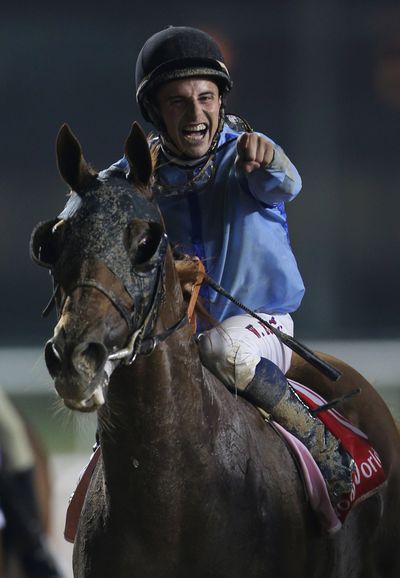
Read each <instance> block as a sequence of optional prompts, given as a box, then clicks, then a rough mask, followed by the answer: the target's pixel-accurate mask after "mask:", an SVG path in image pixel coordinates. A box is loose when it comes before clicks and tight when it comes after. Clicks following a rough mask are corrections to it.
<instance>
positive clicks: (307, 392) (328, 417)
mask: <svg viewBox="0 0 400 578" xmlns="http://www.w3.org/2000/svg"><path fill="white" fill-rule="evenodd" d="M289 382H290V385H291V386H292V387H293V389H294V390H295V391H296V392H297V394H298V395H299V396H300V397H301V399H302V400H303V401H304V403H305V404H306V405H308V407H309V408H310V409H315V408H317V407H319V406H321V405H324V404H325V403H326V400H325V399H323V398H322V397H320V396H319V395H318V394H317V393H315V392H314V391H312V390H311V389H309V388H308V387H306V386H304V385H302V384H300V383H297V382H295V381H292V380H289ZM318 417H319V418H320V419H321V421H323V423H324V424H325V426H326V427H327V428H328V429H329V430H330V432H331V433H332V434H333V435H334V436H335V437H336V438H337V439H339V440H340V441H341V443H342V445H343V447H344V448H345V449H346V451H347V452H348V453H349V454H350V455H351V456H352V457H353V459H354V462H355V471H354V472H353V487H352V491H351V492H350V493H349V494H348V495H344V496H343V497H342V499H341V501H340V502H339V505H338V506H337V508H336V510H333V507H332V505H331V503H330V501H329V497H328V492H327V489H326V484H325V482H324V480H323V478H322V474H321V472H320V470H319V469H318V467H317V465H316V463H315V461H314V460H313V458H312V456H311V454H310V452H309V451H308V449H307V448H306V447H305V446H304V445H303V444H302V443H301V442H300V441H299V440H297V439H296V438H294V436H292V435H291V434H289V432H285V430H284V429H283V428H282V427H281V426H279V424H275V427H276V428H277V429H278V430H279V431H280V432H281V434H282V437H283V439H285V441H286V443H287V444H288V445H289V446H290V448H291V450H292V452H293V455H294V457H295V458H296V459H297V461H298V463H299V467H300V470H301V471H302V475H303V481H304V485H305V488H306V491H307V493H308V495H309V499H310V504H311V507H312V508H313V509H314V510H315V511H316V513H317V515H318V517H319V520H320V522H321V524H322V525H323V526H324V527H325V528H326V530H327V531H328V532H330V533H333V532H337V531H338V530H339V529H340V528H341V526H342V523H343V522H344V520H345V519H346V516H347V515H348V513H349V512H350V510H351V508H352V507H353V506H354V504H356V503H357V502H360V501H361V500H362V499H365V498H368V497H369V496H370V495H372V494H373V493H375V492H376V491H377V490H378V489H379V487H380V486H381V485H382V484H383V483H384V482H385V472H384V471H383V467H382V463H381V460H380V458H379V455H378V453H377V452H376V450H374V448H373V447H372V446H371V445H370V444H369V442H368V438H367V436H366V435H365V434H364V433H363V432H362V431H361V430H359V429H358V428H356V427H355V426H353V425H352V424H351V423H350V422H349V421H348V420H347V419H346V418H344V417H343V416H342V415H341V414H340V413H339V412H337V411H336V410H334V409H329V410H327V411H322V412H320V413H319V414H318ZM100 456H101V449H100V447H97V449H96V450H95V452H94V453H93V454H92V456H91V459H90V461H89V463H88V465H87V466H86V468H85V469H84V470H83V472H82V474H81V476H80V478H79V480H78V484H77V486H76V489H75V492H74V493H73V494H72V496H71V499H70V502H69V505H68V508H67V515H66V522H65V530H64V537H65V539H66V540H67V541H68V542H74V541H75V536H76V532H77V529H78V522H79V517H80V514H81V511H82V508H83V504H84V501H85V497H86V492H87V489H88V486H89V483H90V480H91V477H92V474H93V471H94V469H95V467H96V464H97V462H98V460H99V458H100Z"/></svg>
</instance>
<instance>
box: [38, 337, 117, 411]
mask: <svg viewBox="0 0 400 578" xmlns="http://www.w3.org/2000/svg"><path fill="white" fill-rule="evenodd" d="M107 357H108V352H107V349H106V347H105V346H104V345H103V344H102V343H99V342H81V343H78V344H77V345H72V344H67V343H66V342H65V341H64V340H63V339H60V338H59V336H57V337H54V338H53V339H50V340H49V341H48V342H47V343H46V346H45V361H46V366H47V369H48V371H49V373H50V375H51V377H52V378H53V380H54V385H55V388H56V390H57V392H58V394H59V395H60V397H62V398H63V399H64V401H66V405H68V407H71V408H72V409H78V410H80V411H91V410H94V409H96V408H97V407H98V405H100V404H99V403H96V404H95V407H92V405H93V404H88V403H87V402H88V400H89V399H92V398H93V395H94V394H96V395H95V399H97V398H99V397H101V396H99V395H98V392H97V391H96V390H97V389H98V388H99V387H101V386H102V382H103V381H104V367H105V364H106V361H107ZM98 401H100V400H98ZM89 406H90V407H89Z"/></svg>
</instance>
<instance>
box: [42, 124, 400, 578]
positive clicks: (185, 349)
mask: <svg viewBox="0 0 400 578" xmlns="http://www.w3.org/2000/svg"><path fill="white" fill-rule="evenodd" d="M125 155H126V158H127V160H128V163H129V168H130V172H129V176H128V177H126V175H125V174H122V173H112V174H110V173H109V174H107V172H103V173H100V174H99V173H97V172H96V171H95V170H94V169H93V168H92V167H91V166H90V165H89V164H88V163H87V162H86V160H85V158H84V156H83V152H82V147H81V145H80V143H79V141H78V139H77V138H76V136H75V135H74V134H73V133H72V132H71V130H70V129H69V127H68V126H67V125H63V127H62V128H61V129H60V131H59V134H58V138H57V161H58V168H59V171H60V173H61V176H62V177H63V179H64V180H65V181H66V183H67V184H68V185H69V187H71V189H73V190H74V191H76V193H77V197H76V198H78V199H79V203H78V205H77V208H76V209H75V211H72V212H71V214H70V216H69V218H68V219H65V220H63V219H53V220H51V221H49V222H45V223H40V224H39V225H38V226H37V227H36V228H35V230H34V232H33V234H32V240H31V251H32V256H33V258H34V260H35V261H36V262H37V263H39V264H40V265H42V266H45V267H47V268H49V269H50V270H51V271H52V274H53V277H54V284H55V289H54V293H53V302H55V304H56V306H57V311H58V322H57V324H56V326H55V329H54V335H53V337H52V338H51V339H50V340H49V341H48V343H47V344H46V346H45V360H46V364H47V368H48V370H49V373H50V375H51V376H52V378H53V380H54V385H55V388H56V390H57V392H58V394H59V396H60V397H61V398H62V399H63V401H64V404H65V405H66V406H67V407H68V408H70V409H72V410H74V411H81V412H89V411H97V416H98V437H99V442H100V445H101V450H102V453H101V457H100V459H99V461H98V463H97V465H96V468H95V470H94V473H93V476H92V478H91V481H90V485H89V488H88V493H87V495H86V499H85V502H84V507H83V510H82V513H81V517H80V521H79V526H78V531H77V536H76V539H75V544H74V551H73V571H74V577H75V578H109V577H110V576H113V578H127V577H128V576H129V577H130V578H135V577H137V578H187V576H191V577H193V578H228V577H229V578H243V577H244V576H246V577H249V578H267V577H273V578H306V577H307V578H310V577H312V578H320V577H324V578H344V577H346V578H395V577H398V576H399V575H400V556H399V549H398V548H397V547H396V546H397V543H398V536H399V530H400V516H399V497H398V482H399V475H400V464H399V455H400V452H399V450H400V437H399V434H398V431H397V429H396V426H395V424H394V421H393V418H392V417H391V415H390V412H389V410H388V408H387V407H386V406H385V404H384V403H383V401H382V400H381V399H380V397H379V396H378V394H377V393H376V392H375V391H374V389H373V388H372V386H371V385H370V384H368V383H367V382H366V380H364V379H363V378H362V377H361V376H360V375H358V374H357V373H356V372H355V371H354V370H353V369H352V368H350V367H349V366H346V365H345V364H343V363H342V362H340V361H339V360H334V359H330V358H329V360H330V361H333V362H334V363H335V364H337V365H338V367H339V369H341V370H342V372H343V377H342V379H341V380H340V382H339V383H340V385H334V386H333V385H331V384H330V383H329V381H328V380H327V379H326V378H321V376H320V375H319V374H318V373H317V372H316V370H315V369H313V368H312V367H308V366H307V365H306V364H304V363H303V362H302V360H301V359H299V358H297V357H296V356H294V363H293V367H292V369H291V377H294V378H296V379H298V380H300V379H303V378H304V379H305V380H306V381H307V382H308V384H310V385H313V386H315V388H316V389H317V390H319V391H320V392H321V393H323V394H324V395H325V396H326V397H327V399H332V398H333V397H337V395H338V394H341V393H343V392H346V391H350V389H352V388H354V386H355V385H358V384H361V386H362V388H363V391H362V394H361V395H360V396H358V398H352V399H349V400H347V401H346V402H345V404H344V411H345V413H346V415H347V416H348V417H349V418H350V419H352V420H353V421H354V422H356V423H359V424H361V426H363V427H364V430H365V431H366V433H367V434H368V435H369V436H370V438H371V439H372V441H373V443H374V444H375V446H376V449H377V450H378V451H379V452H380V453H381V457H382V461H383V464H384V467H385V471H386V477H387V480H386V484H385V485H384V486H383V487H381V488H380V490H379V491H378V492H376V493H375V494H374V495H373V496H372V497H370V498H368V499H366V500H364V501H363V502H361V503H359V504H358V505H357V506H355V507H354V508H353V509H352V510H351V512H350V514H349V515H348V517H347V519H346V521H345V523H344V524H343V527H342V528H341V529H340V531H338V532H336V533H335V534H333V535H330V534H328V533H327V532H326V531H325V530H324V529H323V528H322V527H321V525H320V523H319V522H318V520H317V518H316V515H315V513H314V512H313V511H312V509H311V508H310V505H309V502H308V499H307V497H306V494H305V492H304V488H303V484H302V481H301V478H300V475H299V471H298V467H297V464H296V463H295V461H294V459H293V455H292V453H291V452H290V451H289V449H288V447H287V446H286V444H285V442H284V441H283V440H282V438H281V436H280V435H278V433H277V431H276V429H274V428H273V427H272V426H271V423H270V422H269V421H268V420H266V419H265V418H264V417H263V416H262V415H261V414H260V412H259V411H258V409H257V408H255V407H253V406H252V405H251V404H250V403H249V402H248V401H246V400H245V399H243V398H242V397H240V396H235V395H233V394H232V393H230V392H229V391H228V390H227V388H226V387H225V386H224V385H223V384H222V383H220V382H219V381H218V379H217V378H216V377H214V376H213V375H212V374H211V373H210V372H208V371H207V369H205V368H204V367H203V366H202V364H201V362H200V359H199V354H198V348H197V345H196V339H195V337H194V336H193V333H192V331H191V329H190V327H189V324H188V323H187V315H186V303H185V300H184V299H183V295H182V290H181V286H180V283H179V278H178V276H177V272H176V268H175V264H174V258H173V254H172V251H171V248H170V246H169V243H168V238H167V236H166V232H165V228H164V225H163V221H162V217H161V215H160V211H159V209H158V206H157V203H156V201H155V199H154V198H153V196H152V194H151V182H152V174H153V161H152V155H151V151H150V149H149V146H148V143H147V140H146V136H145V135H144V133H143V131H142V130H141V128H140V127H139V125H137V124H136V123H134V125H133V126H132V129H131V132H130V134H129V136H128V138H127V140H126V143H125ZM322 357H323V355H322ZM327 358H328V357H327Z"/></svg>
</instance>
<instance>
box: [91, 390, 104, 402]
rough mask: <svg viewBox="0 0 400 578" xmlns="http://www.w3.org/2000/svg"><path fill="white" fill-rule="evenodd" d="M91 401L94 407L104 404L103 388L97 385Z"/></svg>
mask: <svg viewBox="0 0 400 578" xmlns="http://www.w3.org/2000/svg"><path fill="white" fill-rule="evenodd" d="M93 401H94V403H95V404H96V405H103V404H104V402H105V399H104V392H103V387H102V386H101V385H98V386H97V388H96V389H95V391H94V394H93Z"/></svg>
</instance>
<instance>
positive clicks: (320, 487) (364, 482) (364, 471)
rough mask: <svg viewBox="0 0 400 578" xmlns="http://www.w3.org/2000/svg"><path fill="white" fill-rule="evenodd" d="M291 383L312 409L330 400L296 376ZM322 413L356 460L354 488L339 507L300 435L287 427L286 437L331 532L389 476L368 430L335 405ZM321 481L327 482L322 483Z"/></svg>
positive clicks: (317, 508) (309, 493)
mask: <svg viewBox="0 0 400 578" xmlns="http://www.w3.org/2000/svg"><path fill="white" fill-rule="evenodd" d="M289 383H290V385H291V386H292V387H293V389H294V390H295V391H296V393H297V394H298V396H299V397H300V398H301V399H302V400H303V402H304V403H305V404H306V405H307V406H308V407H309V408H310V409H311V410H312V409H316V408H317V407H319V406H321V405H324V404H325V403H326V400H325V399H324V398H323V397H321V396H320V395H318V394H317V393H316V392H315V391H313V390H311V389H310V388H308V387H306V386H305V385H302V384H300V383H297V382H295V381H292V380H289ZM318 417H319V419H320V420H321V421H322V422H323V423H324V424H325V426H326V428H327V429H328V430H329V431H330V432H331V433H332V434H333V435H334V436H335V437H336V438H337V439H338V440H339V441H340V442H341V444H342V446H343V447H344V449H345V450H346V451H347V452H348V453H349V454H350V455H351V456H352V458H353V460H354V462H355V469H354V471H353V474H352V490H351V492H349V494H347V495H346V494H345V495H343V496H342V498H341V500H340V502H339V503H338V504H337V505H336V509H335V510H334V509H333V507H332V505H331V503H330V500H329V496H328V492H327V489H326V484H325V482H324V480H323V477H322V474H321V472H320V470H319V468H318V467H317V465H316V463H315V461H314V459H313V458H312V456H311V454H310V452H309V451H308V450H307V448H306V447H305V446H304V445H303V444H302V443H301V442H300V441H299V440H298V439H297V438H295V437H294V436H291V435H290V434H289V432H286V431H285V430H284V437H285V439H287V440H288V444H289V445H290V447H291V449H292V450H293V452H294V453H295V455H296V457H297V459H298V461H299V464H300V466H301V470H302V474H303V480H304V483H305V486H306V489H307V493H308V495H309V499H310V504H311V505H312V506H313V508H314V510H315V511H316V512H317V514H318V515H319V518H320V520H321V523H322V524H323V525H324V526H325V528H326V529H327V530H328V531H329V532H335V531H337V530H339V529H340V527H341V525H342V523H343V522H344V521H345V519H346V517H347V515H348V514H349V512H350V510H351V509H352V507H353V506H354V505H355V504H356V503H358V502H360V501H362V500H364V499H366V498H368V497H369V496H371V495H372V494H374V493H375V492H377V491H378V490H379V488H380V487H381V486H382V485H383V484H384V483H385V480H386V478H385V472H384V470H383V467H382V462H381V460H380V458H379V455H378V452H377V451H376V450H375V449H374V448H373V447H372V446H371V445H370V443H369V442H368V437H367V436H366V435H365V433H364V432H362V431H361V430H360V429H358V428H357V427H355V426H354V425H353V424H352V423H350V422H349V421H348V420H347V419H346V418H345V417H344V416H342V415H341V414H340V413H339V412H338V411H336V410H335V409H329V410H326V411H321V412H320V413H318ZM275 426H277V428H278V429H280V430H283V428H281V426H278V425H277V424H275ZM288 436H290V439H289V438H288ZM303 462H304V463H303ZM321 482H323V483H322V484H321ZM335 518H336V520H335Z"/></svg>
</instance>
